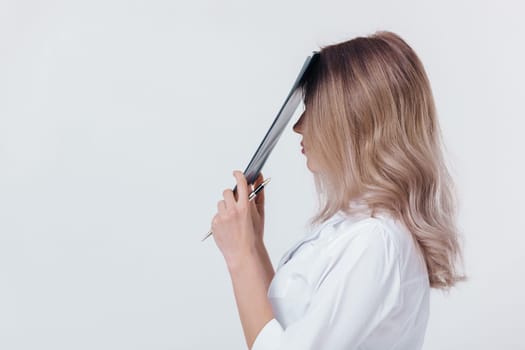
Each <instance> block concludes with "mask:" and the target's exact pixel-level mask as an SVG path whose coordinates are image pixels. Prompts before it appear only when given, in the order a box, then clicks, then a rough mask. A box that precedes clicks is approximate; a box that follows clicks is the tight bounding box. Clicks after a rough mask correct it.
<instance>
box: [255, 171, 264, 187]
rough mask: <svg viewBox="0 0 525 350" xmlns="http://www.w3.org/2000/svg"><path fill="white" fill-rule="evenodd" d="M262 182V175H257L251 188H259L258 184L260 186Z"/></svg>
mask: <svg viewBox="0 0 525 350" xmlns="http://www.w3.org/2000/svg"><path fill="white" fill-rule="evenodd" d="M263 181H264V177H263V174H262V173H259V175H258V176H257V178H256V179H255V182H254V183H253V187H254V188H257V186H259V185H260V184H262V183H263Z"/></svg>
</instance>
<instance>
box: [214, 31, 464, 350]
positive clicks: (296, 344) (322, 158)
mask: <svg viewBox="0 0 525 350" xmlns="http://www.w3.org/2000/svg"><path fill="white" fill-rule="evenodd" d="M302 89H303V97H304V105H305V111H304V113H303V114H302V115H301V117H300V119H299V120H298V122H297V123H296V124H295V125H294V126H293V129H294V131H295V132H297V133H299V134H301V135H302V136H303V142H302V143H301V144H302V145H303V146H304V150H303V152H304V154H305V156H306V158H307V166H308V168H309V169H310V170H311V171H312V173H313V175H314V179H315V184H316V187H317V191H318V194H319V203H320V210H319V212H318V213H317V215H316V216H315V217H314V218H313V219H312V221H311V223H312V224H314V225H315V227H316V229H314V230H312V231H311V232H310V233H309V234H308V235H306V236H305V237H301V239H300V240H299V241H298V242H297V244H295V245H294V246H293V247H292V248H291V249H290V250H289V251H288V252H287V253H286V254H284V256H283V258H282V259H281V261H280V262H279V266H278V267H277V270H276V271H275V272H274V269H273V267H272V264H271V262H270V259H269V258H268V254H267V251H266V248H265V246H264V243H263V231H264V230H263V229H264V193H263V192H261V193H260V194H259V195H258V196H257V197H256V200H255V201H251V202H249V201H248V199H247V198H248V194H249V191H250V189H251V188H250V187H249V186H248V185H247V183H246V179H245V177H244V176H243V174H242V172H240V171H235V172H234V176H235V177H236V180H237V189H238V191H237V194H238V196H237V197H235V196H234V194H233V192H232V190H230V189H227V190H225V191H224V193H223V196H224V199H223V200H221V201H220V202H219V203H218V213H217V214H216V215H215V217H214V218H213V220H212V230H213V232H214V239H215V241H216V243H217V245H218V247H219V249H220V250H221V252H222V253H223V255H224V258H225V260H226V264H227V266H228V270H229V273H230V275H231V279H232V283H233V288H234V293H235V298H236V302H237V306H238V310H239V315H240V319H241V323H242V326H243V331H244V334H245V338H246V342H247V344H248V347H249V348H251V349H253V350H270V349H272V350H274V349H275V350H276V349H286V350H307V349H328V350H339V349H341V350H343V349H345V350H348V349H378V350H379V349H381V350H388V349H403V350H411V349H421V347H422V344H423V340H424V335H425V330H426V326H427V320H428V316H429V290H430V288H436V289H442V290H448V289H450V287H452V286H454V285H455V284H456V282H458V281H462V280H466V277H465V276H464V275H460V274H458V272H457V269H456V263H457V262H458V261H459V260H462V254H461V249H460V244H459V243H460V242H459V235H458V232H457V228H456V223H455V218H456V212H455V197H454V193H455V190H454V186H453V182H452V179H451V176H450V175H449V172H448V170H447V167H446V165H445V161H444V158H443V154H442V140H441V135H440V128H439V124H438V120H437V115H436V110H435V106H434V102H433V97H432V92H431V88H430V84H429V81H428V78H427V76H426V73H425V71H424V68H423V65H422V63H421V62H420V60H419V58H418V57H417V55H416V54H415V52H414V51H413V50H412V49H411V48H410V47H409V46H408V45H407V43H406V42H405V41H404V40H402V39H401V38H400V37H399V36H397V35H396V34H394V33H391V32H385V31H381V32H377V33H375V34H373V35H371V36H368V37H358V38H355V39H353V40H350V41H346V42H342V43H339V44H334V45H330V46H326V47H324V48H322V50H321V51H320V56H319V60H318V62H317V63H316V64H315V66H314V67H313V69H312V71H311V72H310V74H309V75H308V77H307V79H306V80H305V83H304V84H303V86H302ZM262 180H263V178H262V175H260V176H259V178H258V179H257V181H256V182H255V184H254V185H255V186H256V185H257V184H259V183H261V182H262Z"/></svg>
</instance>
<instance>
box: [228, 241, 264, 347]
mask: <svg viewBox="0 0 525 350" xmlns="http://www.w3.org/2000/svg"><path fill="white" fill-rule="evenodd" d="M228 270H229V272H230V276H231V279H232V284H233V290H234V294H235V300H236V302H237V309H238V311H239V317H240V319H241V324H242V328H243V331H244V336H245V339H246V344H247V345H248V347H249V348H250V349H251V347H252V345H253V343H254V341H255V338H256V337H257V335H258V334H259V332H260V331H261V329H262V328H263V327H264V326H265V325H266V323H268V321H270V320H271V319H272V318H273V317H274V315H273V311H272V307H271V304H270V301H269V300H268V297H267V292H268V287H269V285H270V282H271V279H272V278H273V273H274V271H273V267H272V265H271V262H270V259H269V258H268V253H267V252H266V248H264V246H262V247H257V249H255V250H254V251H252V252H249V253H247V254H246V255H245V256H244V257H243V260H242V261H238V262H236V264H235V265H229V266H228Z"/></svg>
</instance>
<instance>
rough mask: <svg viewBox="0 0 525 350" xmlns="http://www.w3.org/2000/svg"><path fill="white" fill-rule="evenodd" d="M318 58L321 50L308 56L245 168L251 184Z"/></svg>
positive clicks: (294, 109)
mask: <svg viewBox="0 0 525 350" xmlns="http://www.w3.org/2000/svg"><path fill="white" fill-rule="evenodd" d="M318 59H319V52H316V51H314V52H313V53H312V55H310V56H308V57H307V58H306V60H305V62H304V64H303V67H302V68H301V71H300V72H299V75H298V76H297V78H296V79H295V82H294V84H293V86H292V89H291V90H290V93H289V94H288V96H287V97H286V100H285V101H284V103H283V105H282V106H281V109H280V110H279V113H277V116H276V117H275V119H274V121H273V123H272V125H271V126H270V129H268V131H267V132H266V135H265V136H264V138H263V140H262V141H261V143H260V144H259V147H258V148H257V150H256V151H255V154H254V155H253V157H252V159H251V160H250V163H249V164H248V166H247V167H246V170H244V176H245V177H246V180H247V182H248V184H249V185H251V184H253V183H254V182H255V180H256V179H257V176H258V175H259V173H260V172H261V170H262V168H263V166H264V164H265V163H266V160H267V159H268V157H269V156H270V153H271V152H272V151H273V149H274V147H275V145H276V144H277V141H279V138H280V137H281V135H282V133H283V131H284V129H285V128H286V125H288V122H289V121H290V119H291V118H292V116H293V114H294V113H295V111H296V109H297V107H298V106H299V104H300V103H301V100H302V90H301V86H302V83H303V81H304V79H305V78H306V76H307V75H308V73H309V72H310V70H311V67H312V66H313V65H314V63H315V62H316V61H317V60H318ZM236 190H237V186H235V188H234V189H233V192H236Z"/></svg>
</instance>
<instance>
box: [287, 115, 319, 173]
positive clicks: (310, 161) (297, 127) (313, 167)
mask: <svg viewBox="0 0 525 350" xmlns="http://www.w3.org/2000/svg"><path fill="white" fill-rule="evenodd" d="M304 118H305V113H304V112H303V114H301V117H300V118H299V120H298V121H297V123H295V124H294V126H293V131H295V132H296V133H298V134H299V135H301V136H302V135H303V132H304V129H303V122H304ZM301 146H303V149H302V150H301V152H302V153H303V154H304V155H305V156H306V166H307V167H308V169H310V171H311V172H313V173H315V172H316V170H317V167H316V164H315V162H314V160H313V159H312V157H311V156H310V157H309V156H308V148H309V147H311V145H305V144H304V138H303V140H301Z"/></svg>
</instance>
